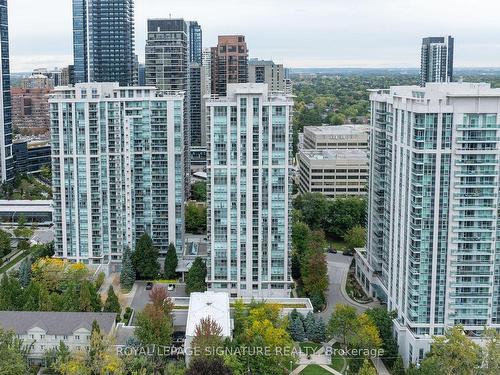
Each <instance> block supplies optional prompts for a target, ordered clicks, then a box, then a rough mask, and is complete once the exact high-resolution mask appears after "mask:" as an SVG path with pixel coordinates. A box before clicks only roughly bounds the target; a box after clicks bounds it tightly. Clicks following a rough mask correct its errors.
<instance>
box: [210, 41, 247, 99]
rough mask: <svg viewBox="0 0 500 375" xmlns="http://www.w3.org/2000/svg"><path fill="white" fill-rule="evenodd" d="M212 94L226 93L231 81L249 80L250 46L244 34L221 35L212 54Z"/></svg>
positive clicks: (243, 81) (244, 81) (221, 94)
mask: <svg viewBox="0 0 500 375" xmlns="http://www.w3.org/2000/svg"><path fill="white" fill-rule="evenodd" d="M212 65H213V68H212V94H216V95H219V96H225V95H226V87H227V84H229V83H246V82H248V48H247V43H246V42H245V37H244V36H243V35H222V36H219V42H218V44H217V47H216V48H214V49H213V56H212Z"/></svg>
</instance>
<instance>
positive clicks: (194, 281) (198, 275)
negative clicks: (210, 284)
mask: <svg viewBox="0 0 500 375" xmlns="http://www.w3.org/2000/svg"><path fill="white" fill-rule="evenodd" d="M206 277H207V266H206V264H205V262H204V261H203V259H202V258H200V257H197V258H196V259H195V260H194V262H193V264H192V265H191V268H190V269H189V271H188V272H187V274H186V293H188V294H189V293H193V292H204V291H205V290H207V283H206V281H205V279H206Z"/></svg>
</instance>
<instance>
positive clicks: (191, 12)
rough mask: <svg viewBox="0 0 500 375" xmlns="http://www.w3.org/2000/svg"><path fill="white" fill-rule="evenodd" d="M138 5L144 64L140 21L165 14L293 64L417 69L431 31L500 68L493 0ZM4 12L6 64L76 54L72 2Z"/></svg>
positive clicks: (478, 62)
mask: <svg viewBox="0 0 500 375" xmlns="http://www.w3.org/2000/svg"><path fill="white" fill-rule="evenodd" d="M135 9H136V15H135V26H136V39H135V43H136V53H137V54H138V55H139V60H140V61H141V62H144V47H145V41H146V21H147V19H148V18H158V17H169V16H172V17H173V18H184V19H190V20H196V21H198V22H199V24H200V25H201V27H202V28H203V31H204V33H203V46H204V47H211V46H215V45H216V44H217V36H218V35H223V34H242V35H245V36H246V39H247V43H248V48H249V51H250V57H258V58H262V59H273V60H274V61H275V62H276V63H283V64H284V65H285V66H289V67H292V68H307V67H311V68H328V67H332V68H335V67H360V68H396V67H402V68H416V67H418V66H419V64H420V45H421V40H422V38H424V37H427V36H432V35H452V36H453V37H455V44H456V46H455V66H456V67H458V68H460V67H498V66H500V39H499V38H498V20H497V17H496V15H497V14H498V11H500V4H499V3H497V2H496V1H494V0H479V1H476V2H468V1H466V0H455V1H452V0H442V1H439V2H436V1H432V0H420V1H417V0H408V1H405V2H399V1H396V0H351V1H350V2H349V3H347V2H345V1H344V0H330V1H328V2H327V1H324V0H289V1H287V2H286V4H284V3H283V2H281V1H273V0H271V1H269V0H254V1H252V2H251V3H250V2H243V1H235V0H233V1H230V0H214V1H212V2H211V3H210V6H208V5H207V2H206V1H204V0H190V1H185V0H184V1H180V0H172V1H170V2H168V3H166V2H165V1H164V0H135ZM485 9H488V11H485ZM228 12H229V13H231V15H232V16H231V17H224V16H221V14H227V13H228ZM9 17H10V22H9V23H10V30H9V33H10V49H11V70H12V72H27V71H30V70H32V69H33V68H37V67H49V68H52V67H55V66H59V67H61V66H64V65H68V64H71V63H72V62H73V53H72V52H73V45H72V43H73V40H72V14H71V1H69V0H45V1H43V2H41V1H40V2H39V1H36V2H34V1H33V0H15V1H10V2H9Z"/></svg>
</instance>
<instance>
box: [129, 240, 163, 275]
mask: <svg viewBox="0 0 500 375" xmlns="http://www.w3.org/2000/svg"><path fill="white" fill-rule="evenodd" d="M158 256H159V252H158V249H157V248H156V247H155V246H154V244H153V240H152V239H151V237H150V236H149V235H148V234H147V233H145V234H143V235H142V236H141V237H140V238H139V240H138V241H137V244H136V246H135V251H134V253H133V254H132V264H133V265H134V269H135V271H136V275H137V278H138V279H140V280H154V279H155V278H156V277H157V276H158V273H159V271H160V263H158Z"/></svg>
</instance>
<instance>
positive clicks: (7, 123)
mask: <svg viewBox="0 0 500 375" xmlns="http://www.w3.org/2000/svg"><path fill="white" fill-rule="evenodd" d="M0 45H1V46H0V49H1V51H0V57H1V60H2V61H1V64H2V65H1V80H2V82H1V90H2V91H1V95H2V98H1V99H2V107H1V108H2V113H1V117H0V120H1V124H0V125H1V127H2V129H1V131H0V137H1V139H0V158H1V160H0V161H1V163H0V180H1V181H10V180H12V179H13V178H14V164H13V160H12V102H11V96H10V64H9V21H8V11H7V0H1V1H0Z"/></svg>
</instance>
